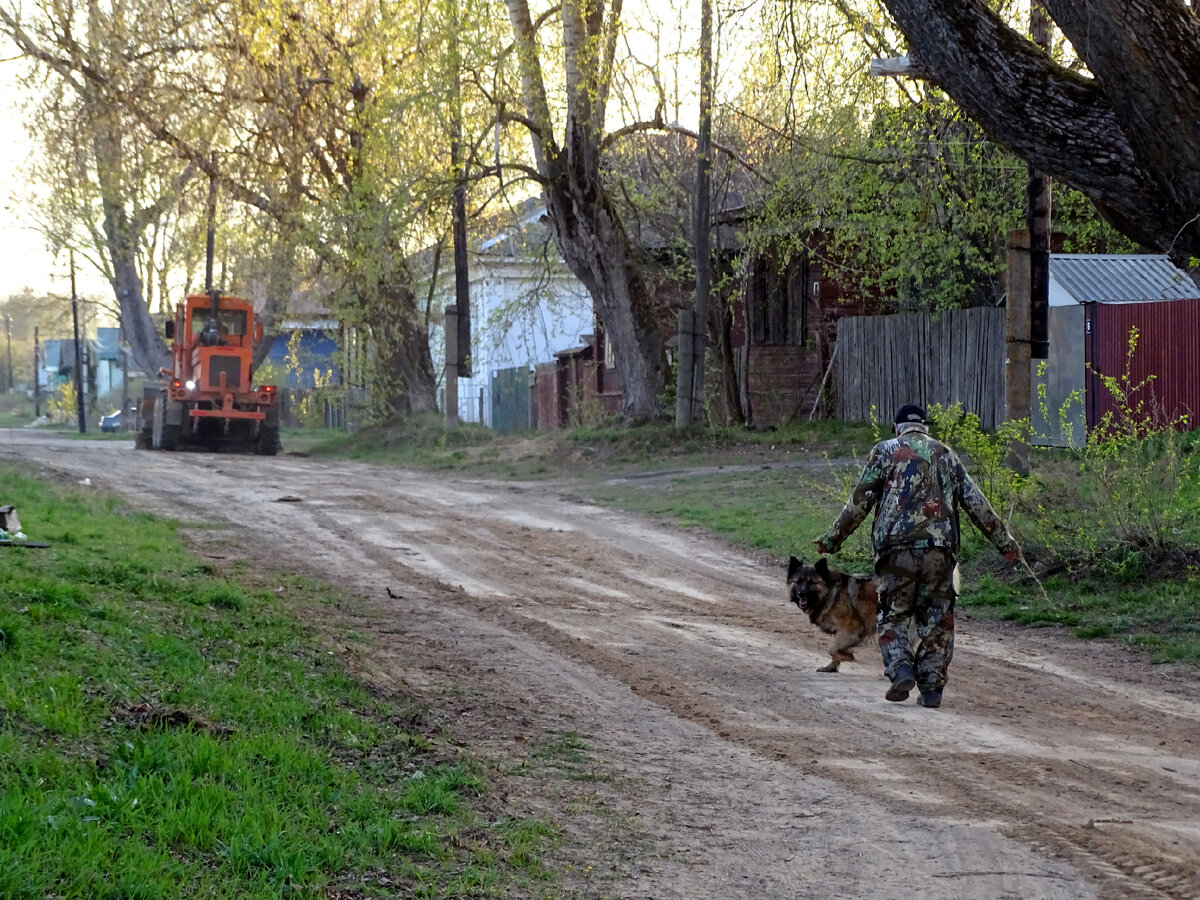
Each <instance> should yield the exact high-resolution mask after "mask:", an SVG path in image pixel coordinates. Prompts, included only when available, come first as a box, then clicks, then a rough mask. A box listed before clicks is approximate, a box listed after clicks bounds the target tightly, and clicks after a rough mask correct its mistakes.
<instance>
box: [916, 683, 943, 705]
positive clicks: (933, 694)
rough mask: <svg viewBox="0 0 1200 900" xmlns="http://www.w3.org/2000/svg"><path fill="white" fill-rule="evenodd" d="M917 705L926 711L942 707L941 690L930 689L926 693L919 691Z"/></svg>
mask: <svg viewBox="0 0 1200 900" xmlns="http://www.w3.org/2000/svg"><path fill="white" fill-rule="evenodd" d="M917 703H918V704H920V705H921V706H923V707H925V708H926V709H937V708H938V707H939V706H941V705H942V689H941V688H930V689H929V690H927V691H921V696H920V697H918V698H917Z"/></svg>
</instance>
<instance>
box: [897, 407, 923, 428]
mask: <svg viewBox="0 0 1200 900" xmlns="http://www.w3.org/2000/svg"><path fill="white" fill-rule="evenodd" d="M924 421H925V410H924V409H923V408H922V407H920V406H917V405H916V404H915V403H906V404H905V405H904V406H902V407H900V408H899V409H898V410H896V424H897V425H900V424H903V423H904V422H924Z"/></svg>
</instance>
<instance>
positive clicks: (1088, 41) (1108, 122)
mask: <svg viewBox="0 0 1200 900" xmlns="http://www.w3.org/2000/svg"><path fill="white" fill-rule="evenodd" d="M883 3H884V5H886V6H887V8H888V10H890V12H891V13H892V15H893V16H894V17H895V19H896V22H897V24H899V26H900V28H901V30H902V31H903V32H904V34H905V36H906V37H907V38H908V41H909V43H910V44H911V45H912V47H913V49H914V50H915V52H916V54H917V55H918V57H919V59H920V62H921V64H922V66H923V67H924V69H925V70H926V72H927V73H928V74H927V77H929V78H930V79H931V80H932V81H934V82H936V83H937V84H938V85H940V86H941V87H942V88H944V89H945V91H946V92H947V93H948V94H949V95H950V96H951V97H953V98H954V100H955V101H956V102H957V103H958V104H959V105H960V106H962V107H963V109H964V110H965V111H966V112H967V114H968V115H970V116H971V117H972V118H973V119H975V120H976V121H977V122H979V124H980V125H981V126H982V127H983V128H984V130H985V131H987V132H988V133H989V134H990V135H991V136H992V137H993V138H995V140H996V141H998V142H999V143H1001V144H1003V145H1005V146H1006V147H1008V148H1009V149H1011V150H1012V151H1013V152H1014V153H1016V154H1017V155H1018V156H1020V157H1021V158H1023V159H1025V160H1026V161H1027V162H1029V163H1030V164H1031V165H1033V166H1034V167H1035V168H1037V169H1039V170H1040V171H1043V172H1045V173H1047V174H1049V175H1052V176H1053V177H1055V178H1057V179H1060V180H1062V181H1064V182H1066V183H1067V184H1070V185H1072V186H1073V187H1076V188H1078V189H1079V190H1080V191H1082V192H1083V193H1084V194H1085V195H1087V196H1088V197H1089V198H1091V199H1092V201H1093V202H1094V203H1095V204H1096V206H1097V208H1098V209H1099V210H1100V212H1101V213H1102V214H1103V215H1104V216H1105V217H1106V218H1107V219H1108V220H1109V221H1110V222H1111V223H1112V224H1113V225H1114V226H1115V227H1116V228H1117V229H1119V230H1120V231H1122V232H1123V233H1124V234H1126V235H1128V236H1129V237H1131V238H1133V239H1134V240H1136V241H1138V242H1140V243H1143V244H1146V245H1148V246H1151V247H1154V248H1156V249H1158V250H1161V251H1163V252H1166V253H1169V254H1170V255H1171V256H1172V258H1174V259H1175V260H1176V261H1179V262H1186V260H1187V259H1188V258H1189V257H1192V256H1198V255H1200V226H1198V222H1200V219H1198V218H1197V213H1198V212H1200V116H1197V115H1196V110H1197V109H1200V78H1198V77H1197V73H1198V72H1200V21H1198V20H1197V18H1196V15H1195V13H1194V12H1192V11H1191V10H1189V9H1188V8H1187V7H1186V6H1185V5H1184V4H1183V3H1181V2H1179V0H1088V2H1087V3H1080V2H1078V0H1044V6H1045V7H1046V9H1047V11H1048V12H1049V13H1050V15H1051V17H1052V18H1053V19H1054V21H1055V22H1056V23H1057V24H1058V26H1059V28H1061V29H1062V31H1063V33H1064V34H1065V35H1066V36H1067V38H1068V39H1069V40H1070V41H1071V43H1072V44H1073V45H1074V47H1075V50H1076V52H1077V53H1078V54H1079V56H1080V58H1081V59H1082V60H1083V61H1084V63H1085V64H1086V65H1087V67H1088V69H1089V70H1090V71H1091V72H1092V73H1093V75H1094V76H1095V77H1094V78H1087V77H1084V76H1082V75H1080V74H1077V73H1075V72H1072V71H1070V70H1068V69H1065V68H1063V67H1061V66H1059V65H1057V64H1055V63H1054V62H1053V61H1052V60H1051V59H1050V58H1049V57H1048V56H1046V54H1044V53H1043V52H1042V51H1041V50H1039V49H1038V48H1037V47H1036V46H1035V45H1034V44H1033V43H1032V42H1031V41H1029V40H1028V39H1027V38H1026V37H1025V36H1023V35H1021V34H1019V33H1018V32H1016V31H1015V30H1013V29H1012V28H1011V27H1009V26H1008V25H1007V24H1006V23H1004V22H1003V21H1001V20H1000V18H999V17H998V16H996V14H995V13H993V12H992V11H991V10H990V9H989V8H988V6H987V5H986V4H985V3H983V2H981V0H883Z"/></svg>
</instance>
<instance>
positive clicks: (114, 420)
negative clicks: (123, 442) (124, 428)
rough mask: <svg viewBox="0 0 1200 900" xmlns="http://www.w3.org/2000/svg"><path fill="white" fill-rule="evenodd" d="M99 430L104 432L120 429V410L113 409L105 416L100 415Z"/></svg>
mask: <svg viewBox="0 0 1200 900" xmlns="http://www.w3.org/2000/svg"><path fill="white" fill-rule="evenodd" d="M100 430H101V431H103V432H104V433H105V434H108V433H110V432H113V431H120V430H121V411H120V410H119V409H114V410H113V411H112V412H110V413H109V414H108V415H107V416H101V417H100Z"/></svg>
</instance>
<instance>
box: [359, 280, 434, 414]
mask: <svg viewBox="0 0 1200 900" xmlns="http://www.w3.org/2000/svg"><path fill="white" fill-rule="evenodd" d="M410 283H411V279H410V278H409V277H408V272H407V268H406V267H405V268H404V270H403V274H402V275H400V274H399V273H397V274H395V275H394V276H393V278H392V280H391V281H389V282H386V283H383V284H380V285H379V286H378V288H377V290H378V296H379V298H380V300H381V301H382V302H381V303H380V304H379V305H378V307H377V308H376V309H373V310H372V312H371V316H370V319H369V324H370V328H371V333H372V336H373V337H374V339H375V345H376V348H377V351H378V353H379V371H378V372H377V373H376V379H375V390H374V391H373V393H375V394H376V397H375V398H374V402H375V403H376V404H377V405H378V407H379V409H380V411H381V412H382V413H383V414H384V416H386V417H388V418H396V419H400V420H407V419H409V418H411V417H412V416H413V415H416V414H418V413H426V412H437V408H438V405H437V377H436V375H435V373H434V371H433V357H432V355H431V354H430V352H429V335H428V332H427V330H426V328H425V325H424V323H423V322H422V321H421V317H420V316H419V315H418V313H417V303H416V297H415V295H414V294H413V292H412V289H411V288H410V287H409V284H410Z"/></svg>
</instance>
